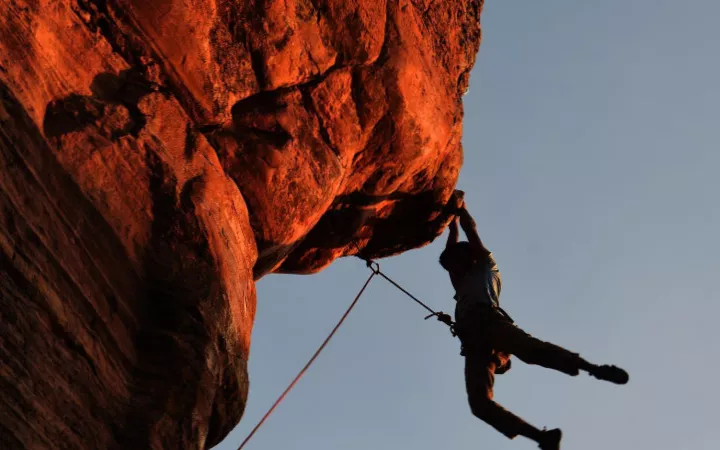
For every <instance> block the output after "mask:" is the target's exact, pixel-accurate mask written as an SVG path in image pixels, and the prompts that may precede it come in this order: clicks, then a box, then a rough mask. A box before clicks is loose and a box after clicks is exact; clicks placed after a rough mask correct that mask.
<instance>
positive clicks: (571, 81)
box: [216, 0, 720, 450]
mask: <svg viewBox="0 0 720 450" xmlns="http://www.w3.org/2000/svg"><path fill="white" fill-rule="evenodd" d="M718 19H720V2H718V1H717V0H685V1H684V2H678V1H670V0H653V1H650V0H604V1H590V0H574V1H568V0H566V1H560V0H551V1H543V2H539V1H509V0H505V1H499V0H490V1H488V2H487V3H486V7H485V12H484V14H483V18H482V22H483V29H484V40H483V44H482V47H481V50H480V54H479V56H478V61H477V64H476V66H475V69H474V71H473V75H472V81H471V85H470V91H469V93H468V94H467V95H466V96H465V131H464V141H463V142H464V146H465V155H466V156H465V164H464V167H463V170H462V173H461V175H460V181H459V185H458V187H459V188H461V189H464V190H465V191H466V192H467V196H466V198H467V202H468V206H469V209H470V212H471V213H473V214H474V215H475V217H476V220H477V222H478V228H479V231H480V233H481V236H482V237H483V239H484V241H485V242H486V244H487V246H488V247H489V248H490V249H491V250H492V251H494V252H495V255H496V257H497V260H498V263H499V265H500V270H501V271H502V274H503V281H504V284H503V292H502V297H501V301H502V304H503V306H504V307H505V309H507V310H508V311H509V312H510V313H511V314H512V315H513V317H514V318H515V320H516V321H517V323H518V324H519V325H520V326H521V327H523V328H524V329H525V330H527V331H528V332H530V333H532V334H534V335H535V336H538V337H540V338H542V339H546V340H550V341H552V342H555V343H558V344H561V345H564V346H566V347H568V348H570V349H572V350H576V351H579V352H581V353H582V354H583V355H584V356H585V357H586V358H588V359H589V360H591V361H595V362H598V363H616V364H618V365H620V366H622V367H625V368H627V369H628V371H629V372H630V375H631V380H630V384H628V385H627V386H616V385H612V384H609V383H603V382H600V381H597V380H594V379H593V378H590V377H588V376H586V375H581V376H579V377H575V378H571V377H567V376H565V375H563V374H560V373H558V372H553V371H549V370H546V369H542V368H539V367H534V366H528V365H525V364H523V363H521V362H520V361H517V360H515V364H514V367H513V369H512V371H511V372H509V373H508V374H506V375H503V376H498V377H497V380H496V381H497V382H496V400H497V401H498V402H499V403H501V404H503V405H505V406H506V407H507V408H509V409H511V410H512V411H514V412H516V413H517V414H519V415H520V416H522V417H524V418H525V419H527V420H528V421H529V422H531V423H533V424H535V425H537V426H540V427H542V426H548V427H561V428H562V429H563V431H564V434H565V438H564V441H563V448H565V449H582V450H606V449H648V450H650V449H652V450H683V449H693V450H716V449H718V448H720V444H718V442H720V428H718V419H720V413H718V405H720V394H719V389H718V383H720V338H718V335H719V334H720V329H719V328H718V326H717V324H718V319H720V306H719V303H718V299H720V288H719V287H718V286H719V284H718V281H717V280H718V277H719V276H720V271H719V269H720V257H719V256H718V255H719V254H720V239H719V238H718V233H720V202H719V201H718V196H719V194H720V181H719V180H720V176H719V175H718V173H719V172H720V131H719V130H720V111H719V109H720V106H719V105H720V87H719V83H720V38H719V37H718ZM444 238H445V236H443V237H442V238H440V239H438V240H437V241H436V242H435V243H434V244H432V245H430V246H427V247H425V248H422V249H420V250H416V251H412V252H409V253H406V254H404V255H401V256H398V257H395V258H392V259H388V260H382V261H381V266H382V268H383V270H384V271H385V272H386V273H387V274H389V275H390V276H391V277H393V278H395V279H396V280H398V281H399V282H400V283H401V284H403V285H405V286H406V287H407V288H408V289H410V290H411V291H412V292H414V293H415V294H416V295H418V296H419V297H421V298H422V299H424V300H425V301H427V302H428V303H429V304H431V305H433V306H434V307H436V308H437V309H442V310H445V311H452V310H453V308H454V301H453V300H452V295H453V290H452V288H451V285H450V282H449V280H448V279H447V276H446V275H445V273H444V272H443V271H442V270H441V268H440V267H439V266H438V265H437V262H436V261H437V257H438V255H439V253H440V252H441V250H442V247H443V245H444ZM367 275H368V273H367V271H366V268H365V266H364V265H363V264H362V263H361V262H360V261H358V260H357V259H354V258H349V259H343V260H340V261H337V262H336V263H334V264H333V265H332V266H331V267H330V268H328V269H326V270H325V271H323V272H322V273H320V274H317V275H312V276H292V275H272V276H268V277H266V278H264V279H262V280H261V281H260V282H259V283H258V313H257V321H256V323H255V331H254V334H253V347H252V352H251V357H250V376H251V385H250V395H249V403H248V407H247V411H246V414H245V417H244V418H243V421H242V423H241V424H240V425H239V426H238V427H237V428H236V429H235V430H234V431H233V432H232V434H231V435H230V436H229V437H228V438H227V439H226V440H225V442H223V443H222V444H221V445H219V446H218V447H216V448H217V449H219V450H233V449H236V448H237V446H238V445H239V443H240V442H241V441H242V439H243V438H244V437H245V435H246V434H247V433H248V432H249V430H250V429H251V428H252V427H253V425H254V424H255V423H256V422H257V420H258V419H259V418H260V417H261V416H262V414H263V413H264V412H265V411H266V409H267V408H268V407H269V406H270V404H272V402H273V401H274V400H275V398H276V397H277V395H278V394H279V393H280V392H281V391H282V390H283V389H284V388H285V386H286V385H287V383H288V382H289V381H290V380H291V379H292V377H293V376H294V375H295V373H296V372H297V371H298V370H299V369H300V368H301V367H302V365H303V364H304V363H305V362H306V360H307V359H308V358H309V357H310V355H311V354H312V352H313V351H314V349H315V348H316V346H317V345H318V344H319V343H320V342H321V341H322V339H323V338H324V337H325V336H326V334H327V333H328V332H329V330H330V329H331V328H332V326H333V325H334V323H335V321H336V320H337V319H338V318H339V316H340V315H341V313H342V312H343V310H344V309H345V308H346V307H347V305H348V304H349V302H350V300H351V299H352V297H353V296H354V295H355V293H356V292H357V290H358V289H359V288H360V286H361V285H362V283H363V281H364V279H365V278H366V277H367ZM423 316H424V311H423V310H422V309H420V308H419V307H417V305H415V304H414V303H412V301H410V300H408V299H407V298H406V297H404V296H403V295H402V294H401V293H399V292H398V291H396V290H394V288H392V287H391V286H390V285H388V284H387V283H386V282H384V281H383V280H380V279H377V280H376V281H374V282H373V284H372V285H371V287H370V288H369V290H368V291H367V293H366V294H365V296H364V298H363V299H362V300H361V302H360V304H359V305H358V307H357V309H356V310H355V311H354V312H353V314H352V315H351V316H350V318H349V319H348V321H347V322H346V325H345V326H344V327H343V328H342V329H341V330H340V332H339V333H338V335H337V336H336V337H335V340H333V341H332V343H331V344H330V346H329V347H328V348H327V350H326V351H325V353H323V354H322V356H321V357H320V359H319V360H318V361H317V362H316V364H315V365H314V366H313V367H312V368H311V369H310V371H309V372H308V374H307V375H306V377H305V378H303V379H302V381H301V382H300V383H299V385H298V386H297V387H296V388H295V390H294V391H293V392H292V393H291V394H290V395H289V397H288V398H287V399H286V400H285V402H284V403H283V404H282V405H281V406H280V408H279V409H278V410H277V411H276V412H275V414H274V415H273V416H272V417H271V418H270V419H269V421H268V422H267V423H266V424H265V425H264V427H263V428H262V429H261V430H260V431H259V433H258V434H257V435H256V436H255V437H254V438H253V441H252V442H251V443H250V444H249V445H248V446H247V447H246V449H247V450H278V449H312V450H339V449H340V450H370V449H373V450H377V449H381V450H382V449H387V450H396V449H406V448H407V449H413V450H431V449H432V450H437V449H450V448H452V449H479V448H485V449H493V450H506V449H507V450H509V449H518V450H522V449H532V448H537V447H536V446H535V444H534V443H532V442H531V441H528V440H525V439H524V438H517V439H516V440H515V441H509V440H507V439H506V438H505V437H503V436H502V435H500V434H498V433H497V432H496V431H494V430H493V429H491V428H490V427H489V426H488V425H486V424H484V423H483V422H480V421H479V420H477V419H476V418H474V417H473V416H472V415H471V414H470V411H469V407H468V405H467V400H466V395H465V391H464V384H463V372H462V367H463V359H462V358H461V357H460V356H459V355H458V342H457V341H456V340H454V339H453V338H452V337H451V336H450V335H449V334H448V333H447V331H446V330H445V329H444V327H443V326H442V325H441V324H439V323H437V322H431V321H427V322H425V321H423V320H422V319H423Z"/></svg>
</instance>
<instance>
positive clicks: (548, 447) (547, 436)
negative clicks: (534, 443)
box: [538, 428, 562, 450]
mask: <svg viewBox="0 0 720 450" xmlns="http://www.w3.org/2000/svg"><path fill="white" fill-rule="evenodd" d="M560 439H562V431H560V429H559V428H555V429H554V430H547V431H546V430H543V432H542V436H541V437H540V441H538V444H540V445H539V447H540V449H541V450H560Z"/></svg>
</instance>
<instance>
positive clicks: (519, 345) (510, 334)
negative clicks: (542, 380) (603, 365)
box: [486, 318, 595, 376]
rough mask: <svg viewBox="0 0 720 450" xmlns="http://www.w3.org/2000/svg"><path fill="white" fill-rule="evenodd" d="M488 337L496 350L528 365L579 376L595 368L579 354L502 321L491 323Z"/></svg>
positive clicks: (487, 329)
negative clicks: (509, 354) (583, 371)
mask: <svg viewBox="0 0 720 450" xmlns="http://www.w3.org/2000/svg"><path fill="white" fill-rule="evenodd" d="M486 334H487V337H488V340H489V342H490V344H491V345H492V346H493V347H494V348H495V349H497V350H498V351H502V352H506V353H511V354H513V355H515V356H517V357H518V358H520V360H521V361H523V362H525V363H527V364H534V365H538V366H542V367H547V368H548V369H554V370H557V371H560V372H563V373H566V374H568V375H571V376H575V375H578V373H580V370H585V371H589V370H592V369H593V367H595V366H594V365H593V364H590V363H589V362H587V361H585V360H584V359H583V358H581V357H580V355H579V354H577V353H573V352H571V351H569V350H566V349H564V348H562V347H560V346H558V345H555V344H552V343H550V342H545V341H541V340H540V339H537V338H534V337H532V336H530V335H529V334H527V333H526V332H525V331H523V330H521V329H520V328H518V327H516V326H515V325H514V324H512V323H511V322H509V321H507V320H503V319H501V318H499V319H494V320H491V321H489V323H488V324H487V328H486Z"/></svg>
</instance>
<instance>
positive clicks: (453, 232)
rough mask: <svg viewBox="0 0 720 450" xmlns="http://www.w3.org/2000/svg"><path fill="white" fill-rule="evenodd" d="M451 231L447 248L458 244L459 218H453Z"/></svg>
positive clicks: (450, 226)
mask: <svg viewBox="0 0 720 450" xmlns="http://www.w3.org/2000/svg"><path fill="white" fill-rule="evenodd" d="M448 228H449V229H450V234H449V235H448V240H447V243H446V244H445V248H449V247H451V246H452V245H453V244H457V241H458V236H459V234H460V231H459V230H458V217H457V216H455V217H453V220H452V222H450V225H449V226H448Z"/></svg>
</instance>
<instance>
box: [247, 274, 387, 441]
mask: <svg viewBox="0 0 720 450" xmlns="http://www.w3.org/2000/svg"><path fill="white" fill-rule="evenodd" d="M375 275H377V272H376V271H373V273H371V274H370V276H369V277H368V279H367V281H365V284H364V285H363V287H362V289H360V292H358V294H357V295H356V296H355V299H354V300H353V301H352V303H350V306H348V308H347V309H346V310H345V314H343V315H342V317H340V320H339V321H338V323H337V324H336V325H335V328H333V329H332V331H331V332H330V334H329V335H328V337H326V338H325V340H324V341H323V343H322V344H320V347H318V349H317V350H315V353H314V354H313V356H312V358H310V360H309V361H308V362H307V364H305V367H303V368H302V369H301V370H300V372H298V374H297V375H296V376H295V378H294V379H293V380H292V382H291V383H290V385H289V386H288V387H287V388H286V389H285V391H284V392H283V393H282V394H280V397H278V399H277V400H275V403H273V405H272V406H271V407H270V409H269V410H268V412H266V413H265V415H264V416H263V418H262V419H260V422H258V423H257V425H255V428H253V429H252V431H251V432H250V434H248V436H247V437H246V438H245V440H244V441H243V442H242V444H240V447H238V450H242V448H243V447H244V446H245V444H247V443H248V441H249V440H250V438H252V437H253V435H254V434H255V432H256V431H257V430H258V428H260V427H261V426H262V424H263V423H265V421H266V420H267V418H268V417H270V414H272V413H273V411H274V410H275V408H277V406H278V405H279V404H280V402H282V401H283V400H284V399H285V397H286V396H287V394H288V393H289V392H290V390H292V388H293V387H295V384H297V382H298V381H300V378H302V376H303V375H304V374H305V372H307V370H308V369H309V368H310V366H311V365H312V363H314V362H315V359H316V358H317V357H318V356H319V355H320V352H322V351H323V350H324V349H325V346H327V344H328V342H330V339H332V338H333V336H334V335H335V332H337V330H338V329H339V328H340V326H341V325H342V324H343V322H345V319H346V318H347V316H348V315H349V314H350V311H352V310H353V308H355V305H356V304H357V302H358V300H360V297H361V296H362V295H363V292H365V288H367V287H368V285H369V284H370V281H371V280H372V279H373V277H374V276H375Z"/></svg>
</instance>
